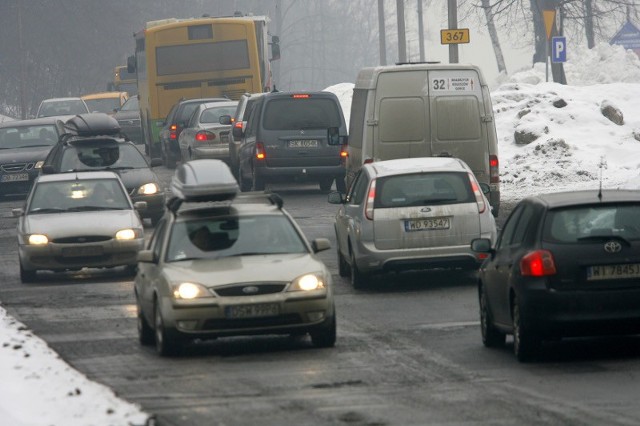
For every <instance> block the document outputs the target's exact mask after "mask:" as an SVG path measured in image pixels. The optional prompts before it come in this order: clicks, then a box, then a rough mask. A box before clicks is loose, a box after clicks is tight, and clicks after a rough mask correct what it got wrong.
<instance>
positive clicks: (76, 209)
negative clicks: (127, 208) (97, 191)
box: [67, 206, 123, 212]
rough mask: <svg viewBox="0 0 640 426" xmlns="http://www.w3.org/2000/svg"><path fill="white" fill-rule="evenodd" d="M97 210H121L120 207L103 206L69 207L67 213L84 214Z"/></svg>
mask: <svg viewBox="0 0 640 426" xmlns="http://www.w3.org/2000/svg"><path fill="white" fill-rule="evenodd" d="M99 210H123V209H122V207H105V206H77V207H69V208H68V209H67V211H69V212H85V211H99Z"/></svg>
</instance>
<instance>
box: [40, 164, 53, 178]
mask: <svg viewBox="0 0 640 426" xmlns="http://www.w3.org/2000/svg"><path fill="white" fill-rule="evenodd" d="M55 172H56V170H55V169H54V168H53V166H52V165H51V164H47V165H46V166H42V174H45V175H50V174H53V173H55Z"/></svg>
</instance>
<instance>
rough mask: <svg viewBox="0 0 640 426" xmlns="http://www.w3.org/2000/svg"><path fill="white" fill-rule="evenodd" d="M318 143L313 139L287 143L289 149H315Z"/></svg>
mask: <svg viewBox="0 0 640 426" xmlns="http://www.w3.org/2000/svg"><path fill="white" fill-rule="evenodd" d="M317 147H318V141H317V140H315V139H302V140H295V141H289V148H317Z"/></svg>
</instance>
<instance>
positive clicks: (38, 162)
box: [33, 160, 44, 169]
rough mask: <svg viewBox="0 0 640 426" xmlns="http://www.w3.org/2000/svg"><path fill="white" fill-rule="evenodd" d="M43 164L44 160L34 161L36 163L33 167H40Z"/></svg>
mask: <svg viewBox="0 0 640 426" xmlns="http://www.w3.org/2000/svg"><path fill="white" fill-rule="evenodd" d="M43 164H44V160H40V161H36V165H35V166H33V168H34V169H41V168H42V165H43Z"/></svg>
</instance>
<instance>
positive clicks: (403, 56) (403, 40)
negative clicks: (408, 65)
mask: <svg viewBox="0 0 640 426" xmlns="http://www.w3.org/2000/svg"><path fill="white" fill-rule="evenodd" d="M396 9H397V15H398V62H401V63H402V62H407V36H406V34H405V28H404V0H396Z"/></svg>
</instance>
